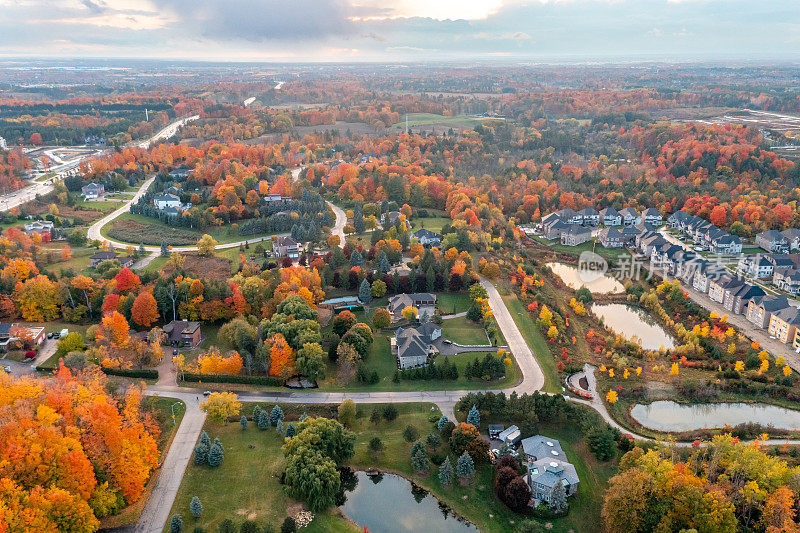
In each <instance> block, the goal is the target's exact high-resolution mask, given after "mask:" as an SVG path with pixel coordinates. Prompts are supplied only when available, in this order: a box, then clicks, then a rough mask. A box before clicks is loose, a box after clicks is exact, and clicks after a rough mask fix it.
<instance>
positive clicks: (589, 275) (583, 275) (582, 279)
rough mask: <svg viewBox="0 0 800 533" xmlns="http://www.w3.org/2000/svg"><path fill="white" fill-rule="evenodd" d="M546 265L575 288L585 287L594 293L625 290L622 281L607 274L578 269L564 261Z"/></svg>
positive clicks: (569, 285)
mask: <svg viewBox="0 0 800 533" xmlns="http://www.w3.org/2000/svg"><path fill="white" fill-rule="evenodd" d="M547 266H548V267H550V270H552V271H553V273H554V274H556V275H557V276H558V277H560V278H561V281H563V282H564V283H566V285H567V287H570V288H572V289H575V290H577V289H580V288H581V287H586V288H587V289H589V290H590V291H591V292H593V293H594V294H611V293H615V292H623V291H624V290H625V287H624V286H623V285H622V283H620V282H619V281H617V280H616V279H614V278H613V277H611V276H609V275H607V274H601V273H599V272H595V271H591V270H579V269H578V268H577V267H574V266H572V265H566V264H564V263H547Z"/></svg>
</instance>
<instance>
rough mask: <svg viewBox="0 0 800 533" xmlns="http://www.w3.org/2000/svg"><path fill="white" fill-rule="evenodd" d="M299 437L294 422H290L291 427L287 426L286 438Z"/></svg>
mask: <svg viewBox="0 0 800 533" xmlns="http://www.w3.org/2000/svg"><path fill="white" fill-rule="evenodd" d="M296 435H297V428H296V427H294V422H289V425H288V426H286V438H289V439H290V438H292V437H294V436H296Z"/></svg>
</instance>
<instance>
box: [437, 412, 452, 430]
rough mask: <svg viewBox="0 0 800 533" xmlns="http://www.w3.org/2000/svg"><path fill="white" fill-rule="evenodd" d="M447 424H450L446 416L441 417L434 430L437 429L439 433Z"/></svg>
mask: <svg viewBox="0 0 800 533" xmlns="http://www.w3.org/2000/svg"><path fill="white" fill-rule="evenodd" d="M448 422H450V420H449V419H448V418H447V417H446V416H444V415H442V417H441V418H440V419H439V421H438V422H436V429H438V430H439V431H441V430H442V428H444V426H445V425H446V424H447V423H448Z"/></svg>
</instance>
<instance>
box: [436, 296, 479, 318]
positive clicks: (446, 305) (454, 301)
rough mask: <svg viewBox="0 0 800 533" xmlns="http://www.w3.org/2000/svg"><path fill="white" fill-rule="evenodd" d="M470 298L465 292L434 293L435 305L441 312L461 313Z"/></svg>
mask: <svg viewBox="0 0 800 533" xmlns="http://www.w3.org/2000/svg"><path fill="white" fill-rule="evenodd" d="M470 303H472V300H470V298H469V294H467V293H466V292H440V293H437V294H436V307H438V308H439V312H440V313H442V314H449V313H463V312H464V311H466V310H467V309H469V305H470Z"/></svg>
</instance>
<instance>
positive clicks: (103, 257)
mask: <svg viewBox="0 0 800 533" xmlns="http://www.w3.org/2000/svg"><path fill="white" fill-rule="evenodd" d="M117 257H119V254H118V253H117V252H112V251H108V252H97V253H96V254H94V255H93V256H92V257H91V258H90V259H96V260H99V261H108V260H110V259H116V258H117Z"/></svg>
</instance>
